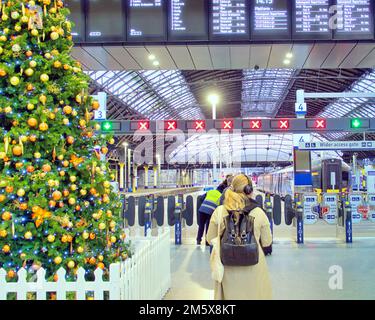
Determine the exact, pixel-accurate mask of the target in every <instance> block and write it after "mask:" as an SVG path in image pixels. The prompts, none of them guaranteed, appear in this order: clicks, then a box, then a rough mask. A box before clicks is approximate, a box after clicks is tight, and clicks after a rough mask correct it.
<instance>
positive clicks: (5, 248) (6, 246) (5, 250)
mask: <svg viewBox="0 0 375 320" xmlns="http://www.w3.org/2000/svg"><path fill="white" fill-rule="evenodd" d="M3 252H4V253H9V252H10V247H9V246H8V245H7V244H6V245H5V246H4V247H3Z"/></svg>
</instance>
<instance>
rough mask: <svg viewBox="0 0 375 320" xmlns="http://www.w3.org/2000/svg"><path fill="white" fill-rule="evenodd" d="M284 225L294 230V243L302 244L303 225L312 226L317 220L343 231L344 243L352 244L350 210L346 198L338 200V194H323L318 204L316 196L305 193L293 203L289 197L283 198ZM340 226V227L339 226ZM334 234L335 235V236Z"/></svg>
mask: <svg viewBox="0 0 375 320" xmlns="http://www.w3.org/2000/svg"><path fill="white" fill-rule="evenodd" d="M284 212H285V223H286V224H287V225H292V224H293V226H294V227H295V228H296V242H297V243H298V244H303V243H304V235H305V230H304V226H305V225H314V224H316V223H318V221H319V220H323V221H325V222H326V223H327V224H329V225H335V226H337V228H339V227H340V226H341V228H343V229H344V231H345V241H346V243H352V241H353V237H352V210H351V205H350V202H349V200H348V199H347V198H345V197H343V198H342V199H340V197H339V195H338V194H334V193H324V194H323V196H322V203H321V204H319V199H318V195H317V194H315V193H305V194H303V195H299V196H298V197H297V198H296V199H294V201H293V200H292V197H291V196H289V195H288V196H286V197H285V204H284ZM340 224H341V225H340ZM337 234H338V232H337ZM337 234H336V235H337Z"/></svg>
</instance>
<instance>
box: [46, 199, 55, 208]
mask: <svg viewBox="0 0 375 320" xmlns="http://www.w3.org/2000/svg"><path fill="white" fill-rule="evenodd" d="M48 205H49V206H50V208H54V207H56V201H53V200H51V201H50V202H49V203H48Z"/></svg>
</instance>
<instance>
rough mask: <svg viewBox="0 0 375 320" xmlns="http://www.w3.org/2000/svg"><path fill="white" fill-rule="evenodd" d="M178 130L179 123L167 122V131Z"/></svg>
mask: <svg viewBox="0 0 375 320" xmlns="http://www.w3.org/2000/svg"><path fill="white" fill-rule="evenodd" d="M176 129H177V121H175V120H171V121H166V122H165V130H167V131H171V130H176Z"/></svg>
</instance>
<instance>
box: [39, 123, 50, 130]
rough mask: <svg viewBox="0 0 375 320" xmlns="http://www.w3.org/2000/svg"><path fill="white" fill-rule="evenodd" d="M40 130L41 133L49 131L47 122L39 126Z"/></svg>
mask: <svg viewBox="0 0 375 320" xmlns="http://www.w3.org/2000/svg"><path fill="white" fill-rule="evenodd" d="M39 130H40V131H47V130H48V124H47V123H45V122H42V123H41V124H40V125H39Z"/></svg>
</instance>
